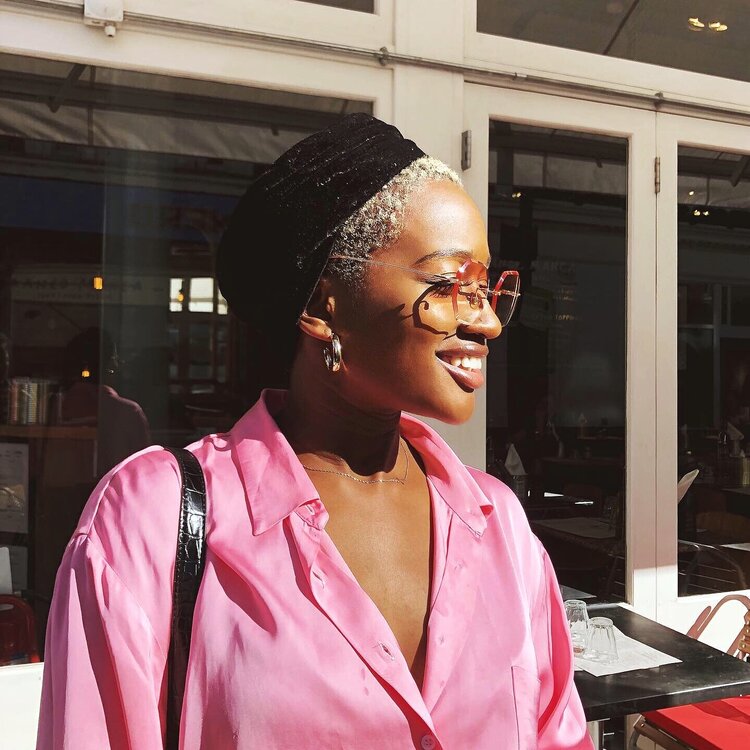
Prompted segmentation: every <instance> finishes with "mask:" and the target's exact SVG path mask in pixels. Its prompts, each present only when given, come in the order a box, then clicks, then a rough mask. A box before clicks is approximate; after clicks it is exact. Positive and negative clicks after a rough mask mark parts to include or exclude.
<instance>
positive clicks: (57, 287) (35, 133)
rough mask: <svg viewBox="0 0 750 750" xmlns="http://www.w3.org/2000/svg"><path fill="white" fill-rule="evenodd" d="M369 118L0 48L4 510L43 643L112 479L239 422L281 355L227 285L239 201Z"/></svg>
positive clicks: (0, 521)
mask: <svg viewBox="0 0 750 750" xmlns="http://www.w3.org/2000/svg"><path fill="white" fill-rule="evenodd" d="M71 73H72V74H73V76H72V77H71V78H70V81H71V83H70V84H69V85H66V84H65V81H66V79H68V77H69V75H70V74H71ZM60 92H64V97H63V100H62V101H61V102H60V106H59V107H58V108H56V109H55V110H54V111H53V109H52V108H51V107H50V106H49V102H50V101H52V100H53V99H54V98H55V97H57V96H59V95H60ZM369 109H370V107H369V104H367V103H363V102H357V103H354V102H346V101H342V100H341V99H335V98H329V97H317V96H309V95H302V94H290V93H285V92H280V91H265V90H263V91H261V90H256V89H252V88H249V87H246V86H231V85H224V84H219V83H215V82H208V81H190V80H184V79H176V78H166V77H162V76H152V75H146V74H142V73H135V72H126V71H117V70H109V69H104V68H99V69H96V70H94V69H93V68H92V67H89V66H78V67H74V66H73V65H72V64H70V63H63V62H53V61H48V60H39V59H28V58H22V57H15V56H10V55H3V54H0V194H2V196H3V200H2V201H0V486H4V487H11V488H12V493H13V494H12V497H11V495H10V494H9V493H8V492H3V494H2V496H0V504H2V503H5V504H6V505H7V504H9V503H11V502H13V503H16V502H17V503H18V504H19V510H18V513H15V514H14V515H13V518H12V519H11V520H10V522H9V521H8V514H0V547H8V548H9V550H10V561H11V573H12V586H13V589H14V590H15V591H16V592H18V593H19V595H20V597H22V598H23V600H25V601H26V602H28V603H30V604H31V606H32V607H33V609H34V616H35V618H36V632H37V636H38V640H39V643H40V646H43V637H44V629H45V624H46V617H47V607H48V604H49V600H50V596H51V592H52V586H53V583H54V577H55V572H56V570H57V567H58V564H59V561H60V557H61V555H62V552H63V549H64V548H65V545H66V544H67V541H68V539H69V538H70V535H71V533H72V531H73V529H74V528H75V526H76V523H77V521H78V517H79V515H80V513H81V509H82V507H83V505H84V503H85V502H86V499H87V498H88V496H89V494H90V492H91V490H92V489H93V487H94V486H95V484H96V483H97V481H98V480H99V478H100V477H101V476H102V474H104V473H105V472H106V471H108V470H109V469H110V468H112V467H113V466H114V465H115V464H116V463H118V462H119V461H121V460H122V459H124V458H125V457H126V456H128V455H130V454H131V453H133V452H134V451H136V450H139V449H140V448H142V447H144V446H146V445H148V444H149V443H159V444H162V445H171V446H181V445H185V444H187V443H189V442H191V441H193V440H195V439H197V438H199V437H200V436H201V435H204V434H206V433H208V432H217V431H223V430H226V429H228V428H230V427H231V425H232V424H233V423H234V422H235V421H236V419H237V418H238V417H239V416H240V415H241V413H242V412H243V410H244V409H245V408H247V407H248V406H249V405H250V404H251V403H252V402H253V401H255V399H256V398H257V395H258V392H259V383H260V381H261V368H263V367H266V366H267V363H268V362H269V361H271V360H272V359H273V357H272V352H270V353H268V352H265V351H264V353H263V355H262V356H260V355H259V354H258V341H259V334H258V333H257V332H255V331H252V330H250V329H249V328H248V327H247V326H245V325H243V324H241V323H240V322H239V321H238V320H236V319H235V318H234V316H232V315H228V314H227V308H226V301H225V300H223V298H221V296H220V295H219V294H218V291H217V289H216V285H215V283H214V278H213V273H214V256H215V251H216V247H217V245H218V241H219V238H220V237H221V233H222V231H223V228H224V225H225V222H226V219H227V217H228V216H229V214H230V213H231V211H232V209H233V208H234V205H235V203H236V201H237V199H238V197H239V196H240V195H241V194H242V193H243V191H244V190H245V189H246V187H247V183H248V182H249V181H250V180H251V179H252V178H253V177H254V176H256V175H257V174H259V173H260V172H262V171H263V170H264V169H265V168H266V165H268V164H269V163H271V162H272V161H273V160H274V159H275V158H276V157H277V156H278V155H279V154H280V153H282V152H283V151H285V150H286V149H287V148H288V147H289V146H291V145H292V144H293V143H295V142H296V141H298V140H299V139H300V138H302V137H304V135H305V134H307V133H309V132H311V131H313V130H317V129H319V128H322V127H325V126H326V125H328V124H330V123H331V122H332V121H333V120H334V119H335V118H338V117H339V116H341V114H342V113H346V112H350V111H355V110H364V111H369ZM263 379H265V374H263ZM3 637H4V631H3V633H0V661H1V660H2V659H1V655H2V654H3V653H5V652H4V651H3V648H4V645H3V642H2V639H3ZM18 658H19V659H20V660H23V659H24V658H26V657H24V656H23V655H20V656H19V657H18Z"/></svg>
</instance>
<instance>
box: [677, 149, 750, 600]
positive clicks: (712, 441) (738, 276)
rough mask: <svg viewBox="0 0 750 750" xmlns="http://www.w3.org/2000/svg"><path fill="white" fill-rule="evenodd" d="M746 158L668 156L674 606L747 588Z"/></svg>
mask: <svg viewBox="0 0 750 750" xmlns="http://www.w3.org/2000/svg"><path fill="white" fill-rule="evenodd" d="M749 165H750V155H747V154H738V153H728V152H719V151H711V150H706V149H700V148H693V147H685V146H681V147H680V148H679V151H678V201H679V203H678V206H677V211H678V213H677V215H678V221H679V224H678V242H679V256H678V263H679V266H678V268H679V276H678V283H679V286H678V317H677V321H678V329H677V342H678V373H677V374H678V380H677V382H678V416H679V432H678V446H679V451H678V456H679V460H678V469H679V475H680V476H683V475H685V474H687V473H688V472H690V471H693V470H695V469H698V471H699V473H698V475H697V477H696V479H695V481H694V482H693V484H692V485H691V486H690V489H689V490H688V491H687V493H686V494H685V496H684V498H683V499H682V501H681V502H680V504H679V506H678V536H679V544H678V551H679V592H680V595H681V596H685V595H690V594H704V593H711V592H715V591H734V590H737V589H746V588H747V587H748V585H750V256H748V249H750V169H749V168H748V167H749Z"/></svg>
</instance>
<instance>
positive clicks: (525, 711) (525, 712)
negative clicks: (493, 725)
mask: <svg viewBox="0 0 750 750" xmlns="http://www.w3.org/2000/svg"><path fill="white" fill-rule="evenodd" d="M510 671H511V675H512V678H513V700H514V702H515V708H516V729H517V733H518V750H537V741H538V732H539V687H540V684H541V683H540V682H539V678H538V677H537V674H536V672H532V671H531V670H529V669H526V668H525V667H515V666H514V667H511V668H510Z"/></svg>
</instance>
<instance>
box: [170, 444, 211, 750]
mask: <svg viewBox="0 0 750 750" xmlns="http://www.w3.org/2000/svg"><path fill="white" fill-rule="evenodd" d="M166 450H168V451H169V452H170V453H171V454H172V455H173V456H174V457H175V458H176V459H177V463H178V464H179V466H180V474H181V476H182V498H181V502H180V525H179V529H178V532H177V554H176V556H175V566H174V588H173V590H172V637H171V639H170V643H169V655H168V656H167V727H166V743H165V747H166V750H177V748H178V745H179V742H180V716H181V715H182V698H183V695H184V694H185V678H186V676H187V666H188V657H189V656H190V635H191V633H192V630H193V611H194V610H195V602H196V600H197V598H198V589H199V588H200V585H201V578H202V577H203V565H204V563H205V556H206V481H205V478H204V476H203V470H202V469H201V465H200V463H198V459H197V458H196V457H195V456H194V455H193V454H192V453H191V452H190V451H189V450H186V449H185V448H167V449H166Z"/></svg>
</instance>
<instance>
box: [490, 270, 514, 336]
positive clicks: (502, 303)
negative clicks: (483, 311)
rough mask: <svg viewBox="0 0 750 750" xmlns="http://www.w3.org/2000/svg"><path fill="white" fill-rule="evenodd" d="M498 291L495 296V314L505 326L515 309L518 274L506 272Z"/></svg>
mask: <svg viewBox="0 0 750 750" xmlns="http://www.w3.org/2000/svg"><path fill="white" fill-rule="evenodd" d="M498 292H500V294H498V295H497V296H496V297H495V299H496V300H497V303H496V305H495V314H496V315H497V317H498V319H499V320H500V322H501V323H502V324H503V326H507V325H508V323H509V322H510V319H511V317H512V315H513V311H514V310H515V309H516V302H518V276H516V275H515V274H508V275H507V276H506V277H505V278H504V279H503V280H502V283H501V284H500V286H499V288H498Z"/></svg>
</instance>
